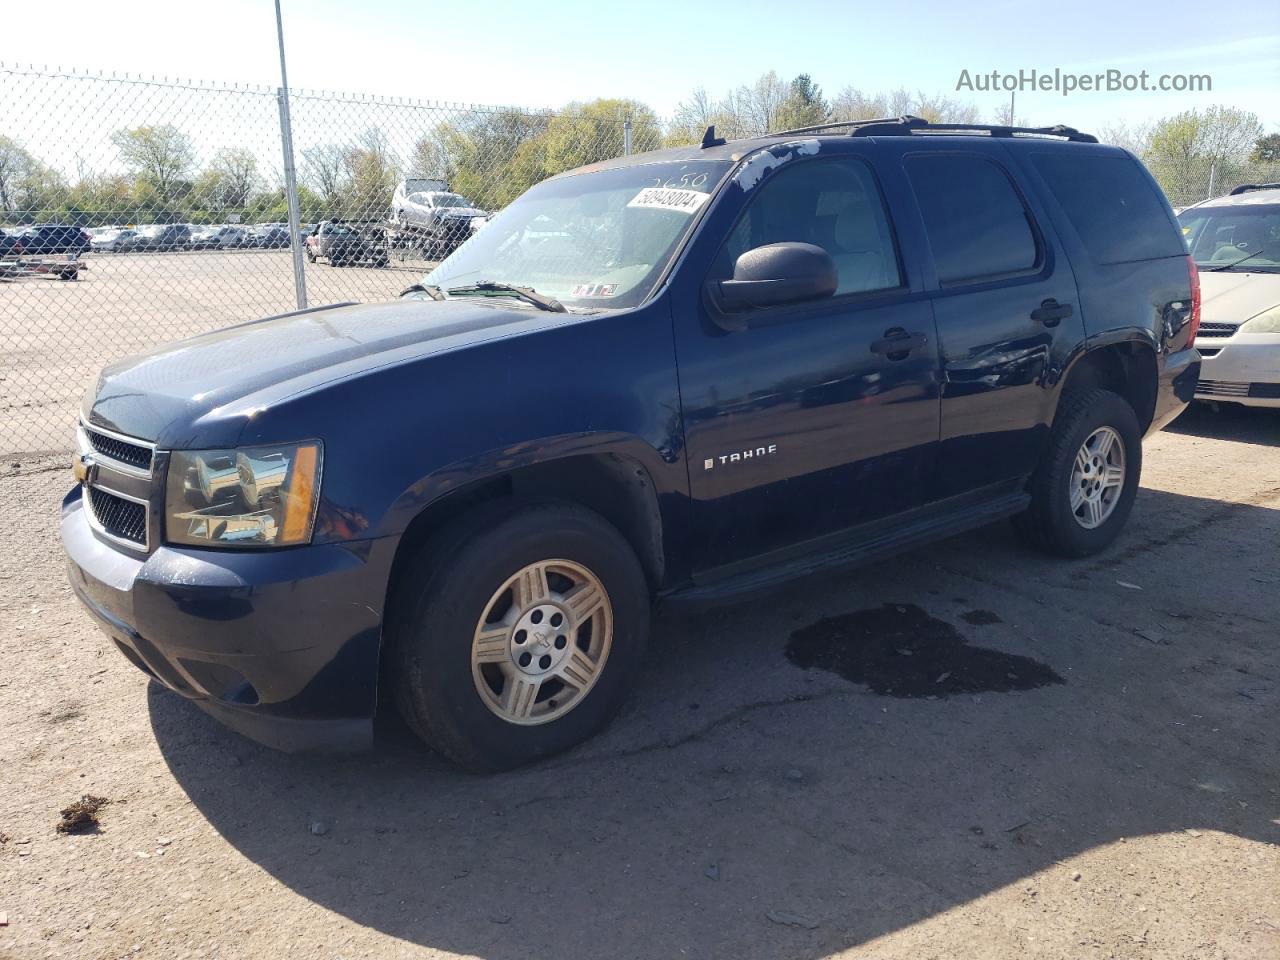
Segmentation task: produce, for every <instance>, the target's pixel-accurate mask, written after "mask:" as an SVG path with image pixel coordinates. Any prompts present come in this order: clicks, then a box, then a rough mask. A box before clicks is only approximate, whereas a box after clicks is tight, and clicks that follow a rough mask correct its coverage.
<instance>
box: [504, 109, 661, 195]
mask: <svg viewBox="0 0 1280 960" xmlns="http://www.w3.org/2000/svg"><path fill="white" fill-rule="evenodd" d="M625 119H630V120H631V148H632V150H634V151H635V152H636V153H641V152H643V151H645V150H652V149H654V148H655V147H657V146H659V145H660V144H661V143H662V134H661V132H660V131H659V130H658V119H657V117H656V116H654V113H653V111H652V110H651V109H649V107H647V106H645V105H644V104H643V103H639V102H637V101H635V100H608V99H601V100H592V101H591V102H590V103H570V104H569V105H567V106H566V107H564V109H562V110H561V111H560V112H559V113H557V114H556V115H555V116H553V117H552V118H551V119H550V121H549V122H548V123H547V129H546V131H545V132H544V133H542V134H541V135H540V139H541V140H542V156H541V163H542V166H543V176H551V175H552V174H556V173H561V172H563V171H565V170H571V169H573V168H574V167H580V166H583V165H584V164H588V163H595V162H596V161H598V160H607V159H609V158H610V157H618V156H621V155H622V153H623V147H624V143H623V121H624V120H625ZM527 152H528V151H526V153H527ZM539 179H541V178H539Z"/></svg>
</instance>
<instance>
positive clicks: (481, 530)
mask: <svg viewBox="0 0 1280 960" xmlns="http://www.w3.org/2000/svg"><path fill="white" fill-rule="evenodd" d="M389 628H390V638H391V645H392V649H393V650H394V661H393V664H394V670H395V672H396V675H395V678H394V682H395V684H396V693H397V702H398V706H399V708H400V712H401V713H402V715H403V716H404V717H405V720H406V721H407V722H408V723H409V725H410V726H411V727H412V728H413V729H414V730H415V731H416V732H417V733H418V734H419V735H420V736H421V737H422V738H423V739H424V740H425V741H426V742H427V743H428V744H430V745H431V746H432V747H434V748H436V749H437V750H439V751H440V752H441V753H443V754H445V755H446V756H448V757H449V758H450V759H452V760H454V761H455V762H457V763H459V764H461V765H463V766H465V767H468V768H471V769H475V770H500V769H505V768H509V767H514V766H518V765H520V764H524V763H529V762H531V761H534V760H538V759H540V758H542V757H546V756H550V755H551V754H554V753H558V752H560V751H562V750H565V749H567V748H569V747H571V746H573V745H574V744H576V743H578V742H580V741H582V740H584V739H586V738H587V737H589V736H591V735H592V734H593V733H595V732H596V731H597V730H599V729H600V728H601V727H602V726H604V724H605V723H607V722H608V721H609V719H610V718H612V716H613V715H614V714H615V713H616V712H617V710H618V708H619V706H620V705H621V703H622V701H623V700H624V698H625V696H626V694H627V692H628V691H629V690H630V688H631V686H632V684H633V682H634V680H635V677H636V674H637V673H638V671H639V667H640V663H641V660H642V657H643V652H644V647H645V643H646V640H647V637H648V630H649V595H648V587H647V584H646V581H645V578H644V574H643V572H642V571H641V569H640V564H639V562H638V561H637V559H636V557H635V554H634V553H633V552H632V550H631V548H630V546H629V545H628V544H627V542H626V541H625V540H624V539H623V537H622V535H621V534H619V533H618V531H617V530H616V529H614V528H613V527H612V526H611V525H610V524H609V523H607V522H606V521H605V520H604V519H602V518H601V517H600V516H598V515H597V514H595V513H592V512H591V511H589V510H585V509H583V508H581V507H577V506H573V505H570V504H561V503H525V504H520V503H518V502H516V501H508V502H502V503H498V504H492V505H489V506H486V507H482V508H480V509H478V510H477V511H475V512H474V513H473V514H471V515H469V516H467V517H464V518H463V519H462V520H461V521H459V522H458V523H456V524H454V525H453V526H451V527H449V528H448V529H446V530H445V531H444V532H443V533H442V534H440V535H438V536H437V537H435V538H433V539H432V540H431V541H430V542H429V543H428V544H427V545H426V546H425V547H424V548H423V549H422V551H421V552H420V553H419V555H418V556H417V557H415V558H414V560H413V561H412V563H411V566H410V567H409V568H408V569H407V571H406V572H405V575H404V576H403V578H402V579H401V581H400V585H399V587H398V588H397V591H396V596H395V598H394V599H393V604H392V610H391V616H390V621H389Z"/></svg>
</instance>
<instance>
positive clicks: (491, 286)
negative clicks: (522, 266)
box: [448, 280, 569, 313]
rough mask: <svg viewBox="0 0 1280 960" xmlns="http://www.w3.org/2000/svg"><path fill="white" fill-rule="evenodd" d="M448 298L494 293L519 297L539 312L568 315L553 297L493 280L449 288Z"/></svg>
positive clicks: (529, 288)
mask: <svg viewBox="0 0 1280 960" xmlns="http://www.w3.org/2000/svg"><path fill="white" fill-rule="evenodd" d="M448 293H449V295H450V296H457V295H459V294H462V295H465V294H468V293H484V294H488V293H496V294H498V295H500V296H509V297H519V298H520V299H521V300H523V301H525V302H526V303H532V304H533V305H534V306H535V307H537V308H538V309H539V310H550V311H551V312H552V313H568V312H569V311H568V310H566V309H565V306H564V304H563V303H561V302H560V301H559V300H556V299H554V298H553V297H544V296H543V295H542V294H540V293H538V291H536V290H534V289H533V288H532V287H517V286H513V285H512V284H510V283H498V282H496V281H494V280H481V281H480V282H479V283H473V284H471V285H470V286H467V287H450V288H449V291H448Z"/></svg>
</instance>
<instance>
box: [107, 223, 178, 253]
mask: <svg viewBox="0 0 1280 960" xmlns="http://www.w3.org/2000/svg"><path fill="white" fill-rule="evenodd" d="M190 245H191V227H189V226H188V225H187V224H185V223H152V224H148V225H147V226H145V227H138V228H137V232H136V233H134V235H133V236H132V237H128V238H127V239H125V240H124V241H123V242H122V243H121V244H120V245H119V246H118V247H117V250H116V252H117V253H172V252H173V251H176V250H186V249H187V248H188V247H189V246H190Z"/></svg>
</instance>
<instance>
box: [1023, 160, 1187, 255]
mask: <svg viewBox="0 0 1280 960" xmlns="http://www.w3.org/2000/svg"><path fill="white" fill-rule="evenodd" d="M1032 162H1033V163H1034V164H1035V166H1036V169H1037V170H1039V171H1040V175H1041V176H1042V177H1044V180H1045V183H1047V184H1048V185H1049V190H1050V191H1051V192H1052V193H1053V195H1054V197H1055V198H1056V199H1057V201H1058V203H1059V204H1061V206H1062V209H1063V210H1064V211H1065V212H1066V214H1067V219H1068V220H1070V221H1071V225H1072V226H1073V227H1075V229H1076V233H1078V234H1079V235H1080V240H1081V241H1082V242H1083V243H1084V246H1085V249H1086V250H1088V251H1089V256H1090V257H1092V258H1093V260H1094V261H1095V262H1096V263H1102V264H1107V263H1125V262H1127V261H1131V260H1154V259H1156V258H1158V257H1176V256H1186V253H1187V251H1186V249H1185V248H1184V246H1183V243H1182V239H1181V238H1180V237H1179V236H1178V233H1177V231H1176V230H1174V228H1173V225H1172V224H1170V222H1169V215H1168V214H1167V213H1166V212H1165V206H1164V201H1163V199H1162V198H1161V197H1160V196H1159V195H1158V194H1157V193H1156V190H1155V187H1154V186H1152V184H1151V181H1150V180H1149V179H1148V177H1147V175H1146V174H1145V173H1144V172H1143V171H1142V170H1141V169H1140V168H1139V167H1138V164H1137V161H1134V160H1130V159H1129V158H1128V157H1081V156H1068V155H1067V154H1066V153H1065V152H1064V153H1062V154H1049V153H1040V154H1035V155H1034V156H1033V157H1032Z"/></svg>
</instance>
